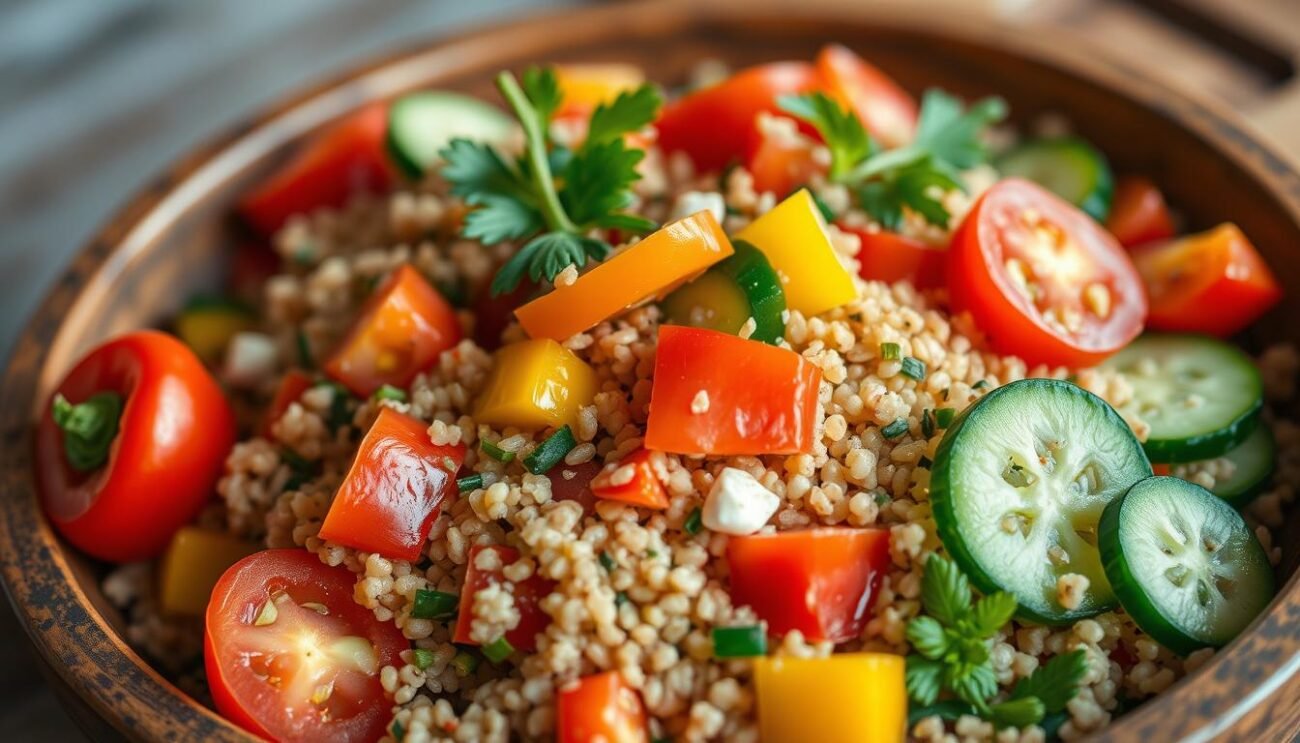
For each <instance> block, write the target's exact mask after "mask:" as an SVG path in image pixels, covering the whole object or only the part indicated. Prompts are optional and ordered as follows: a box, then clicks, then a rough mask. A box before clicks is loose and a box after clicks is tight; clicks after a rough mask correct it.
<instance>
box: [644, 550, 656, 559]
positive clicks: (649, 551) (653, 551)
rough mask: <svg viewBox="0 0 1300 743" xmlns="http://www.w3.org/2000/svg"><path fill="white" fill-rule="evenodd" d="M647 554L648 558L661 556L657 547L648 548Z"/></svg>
mask: <svg viewBox="0 0 1300 743" xmlns="http://www.w3.org/2000/svg"><path fill="white" fill-rule="evenodd" d="M645 556H646V557H648V558H650V559H651V560H653V559H655V558H656V557H658V556H659V550H656V549H648V550H646V551H645Z"/></svg>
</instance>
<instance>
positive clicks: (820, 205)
mask: <svg viewBox="0 0 1300 743" xmlns="http://www.w3.org/2000/svg"><path fill="white" fill-rule="evenodd" d="M808 193H810V194H812V197H813V203H814V204H816V205H817V211H819V212H821V214H822V219H824V220H826V221H827V222H834V221H835V212H834V211H832V210H831V207H830V204H827V203H826V202H825V201H822V197H820V196H818V195H817V193H816V192H815V191H813V190H812V189H809V190H808Z"/></svg>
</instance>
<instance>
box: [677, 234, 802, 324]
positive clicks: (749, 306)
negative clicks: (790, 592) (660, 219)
mask: <svg viewBox="0 0 1300 743" xmlns="http://www.w3.org/2000/svg"><path fill="white" fill-rule="evenodd" d="M732 247H733V248H734V249H735V253H734V254H732V255H731V256H728V257H727V258H726V259H724V260H723V261H722V262H720V263H718V264H716V265H715V266H713V267H712V268H710V269H709V270H708V271H705V272H704V274H703V275H701V276H700V277H699V278H698V279H695V280H694V281H692V282H690V283H689V284H686V285H685V286H682V287H680V288H678V289H676V290H674V291H673V292H672V293H670V294H669V295H668V296H667V297H664V300H663V302H662V303H661V304H662V307H663V310H664V315H665V317H666V318H667V321H668V322H669V323H671V324H673V325H689V326H691V327H696V328H709V329H711V330H718V331H721V332H723V333H731V334H733V335H734V334H736V333H739V332H740V329H741V327H742V326H743V325H744V324H745V322H746V321H748V320H749V318H751V317H752V318H754V332H753V333H751V334H750V336H749V337H750V339H751V340H756V341H762V342H763V343H770V344H776V342H777V341H779V340H780V339H781V338H783V337H785V320H784V319H783V315H784V314H785V291H784V290H783V289H782V288H781V279H780V277H779V276H777V274H776V271H775V270H774V269H773V268H772V264H771V263H769V262H768V260H767V256H765V255H763V253H762V251H760V250H759V249H758V248H756V247H754V246H753V245H750V244H749V243H747V242H745V241H744V240H736V241H734V242H733V243H732Z"/></svg>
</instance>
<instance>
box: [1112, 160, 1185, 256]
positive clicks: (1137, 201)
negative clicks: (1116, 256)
mask: <svg viewBox="0 0 1300 743" xmlns="http://www.w3.org/2000/svg"><path fill="white" fill-rule="evenodd" d="M1106 229H1108V230H1110V234H1112V235H1114V236H1115V239H1116V240H1119V244H1120V245H1123V246H1124V247H1126V248H1131V247H1133V246H1135V245H1141V244H1143V243H1149V242H1154V241H1156V240H1165V239H1168V238H1171V237H1173V236H1174V221H1173V219H1172V218H1170V216H1169V207H1168V206H1167V205H1166V204H1165V197H1164V194H1162V193H1160V189H1158V188H1156V185H1155V184H1154V183H1152V182H1151V181H1149V180H1147V179H1146V178H1142V177H1140V176H1126V177H1124V178H1121V179H1119V183H1118V184H1116V186H1115V197H1114V200H1113V201H1112V202H1111V207H1110V215H1109V216H1108V217H1106Z"/></svg>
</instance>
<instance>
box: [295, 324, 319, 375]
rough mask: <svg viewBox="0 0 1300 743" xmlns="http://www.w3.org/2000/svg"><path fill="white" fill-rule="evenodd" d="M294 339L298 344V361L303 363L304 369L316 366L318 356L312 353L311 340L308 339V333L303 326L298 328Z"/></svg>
mask: <svg viewBox="0 0 1300 743" xmlns="http://www.w3.org/2000/svg"><path fill="white" fill-rule="evenodd" d="M294 340H295V341H296V342H297V345H298V363H299V364H302V368H304V369H315V368H316V357H315V356H312V353H311V341H309V340H307V333H306V332H305V331H303V329H302V328H299V329H298V332H297V334H295V335H294Z"/></svg>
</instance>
